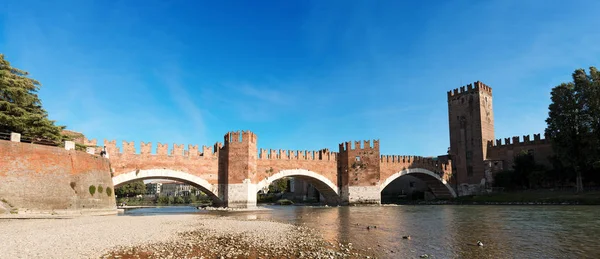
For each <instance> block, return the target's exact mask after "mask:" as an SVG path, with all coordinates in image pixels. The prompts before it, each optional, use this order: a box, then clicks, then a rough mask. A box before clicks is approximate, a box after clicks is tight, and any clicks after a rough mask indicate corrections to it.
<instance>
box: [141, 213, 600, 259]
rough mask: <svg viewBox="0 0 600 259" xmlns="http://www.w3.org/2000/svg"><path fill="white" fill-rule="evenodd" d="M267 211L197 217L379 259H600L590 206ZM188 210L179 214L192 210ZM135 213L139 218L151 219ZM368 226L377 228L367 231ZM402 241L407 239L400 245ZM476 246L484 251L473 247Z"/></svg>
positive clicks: (597, 223) (598, 220) (598, 223)
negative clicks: (272, 224)
mask: <svg viewBox="0 0 600 259" xmlns="http://www.w3.org/2000/svg"><path fill="white" fill-rule="evenodd" d="M268 208H270V209H271V210H261V211H252V212H250V211H248V212H222V211H210V212H207V211H203V212H201V213H209V214H217V215H222V216H228V217H234V218H240V219H246V220H248V219H251V220H252V219H262V220H275V221H280V222H286V223H291V224H303V225H306V226H308V227H312V228H314V229H318V230H319V232H320V233H321V235H322V236H323V238H325V239H326V240H328V241H330V242H341V243H349V242H351V243H353V245H354V246H355V247H357V248H361V249H368V248H371V250H372V251H375V255H377V256H378V257H382V258H418V257H419V256H420V255H422V254H428V255H429V256H430V258H600V242H599V241H598V239H597V238H596V237H595V234H596V233H598V232H600V217H597V215H598V214H599V212H600V207H594V206H531V207H527V206H451V205H449V206H366V207H297V206H273V207H268ZM189 209H191V211H187V210H185V209H180V210H183V211H185V213H192V212H193V211H194V208H191V207H190V208H189ZM140 210H141V209H140ZM140 210H138V211H137V212H136V213H137V215H143V214H144V213H147V214H152V213H151V211H152V210H146V211H145V212H144V211H140ZM134 211H135V210H134ZM132 212H133V211H132ZM171 212H173V211H171ZM155 213H157V212H155ZM195 213H199V212H198V211H195ZM369 225H374V226H377V228H376V229H370V230H369V229H367V226H369ZM405 235H410V236H411V240H406V239H402V236H405ZM478 240H481V241H482V242H483V243H484V246H483V247H478V246H476V242H477V241H478Z"/></svg>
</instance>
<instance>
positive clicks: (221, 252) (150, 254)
mask: <svg viewBox="0 0 600 259" xmlns="http://www.w3.org/2000/svg"><path fill="white" fill-rule="evenodd" d="M366 252H367V251H359V250H356V249H354V248H353V247H352V244H351V243H349V244H341V243H339V244H337V245H336V244H332V243H330V242H326V241H324V240H323V239H322V238H320V237H319V234H318V232H317V231H315V230H313V229H310V228H306V227H302V226H294V225H289V224H283V223H278V222H269V221H250V220H248V221H247V220H233V219H203V220H202V221H201V222H200V223H199V225H198V226H196V227H195V228H194V229H193V230H188V231H184V232H180V233H178V238H177V239H173V240H170V241H167V242H157V243H151V244H144V245H141V246H129V247H119V248H117V249H115V250H113V251H111V252H109V253H107V254H105V255H103V256H102V258H374V257H373V256H372V255H366Z"/></svg>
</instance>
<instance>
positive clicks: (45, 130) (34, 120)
mask: <svg viewBox="0 0 600 259" xmlns="http://www.w3.org/2000/svg"><path fill="white" fill-rule="evenodd" d="M28 75H29V73H28V72H26V71H23V70H20V69H18V68H15V67H12V66H11V65H10V62H8V61H7V60H6V59H4V54H0V131H1V132H17V133H21V135H22V136H24V137H28V138H31V139H33V140H34V141H35V139H42V138H43V139H50V140H54V141H57V142H58V141H61V140H63V136H62V134H61V131H62V130H63V129H64V128H65V127H64V126H56V125H54V123H55V122H54V121H52V120H49V119H48V113H47V112H46V110H44V109H43V108H42V102H41V100H40V98H39V97H38V95H37V91H38V90H39V89H40V86H41V84H40V82H38V81H37V80H35V79H32V78H29V77H28Z"/></svg>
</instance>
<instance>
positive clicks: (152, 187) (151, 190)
mask: <svg viewBox="0 0 600 259" xmlns="http://www.w3.org/2000/svg"><path fill="white" fill-rule="evenodd" d="M161 187H162V183H161V182H153V183H147V184H146V194H148V195H158V194H160V192H161V189H162V188H161Z"/></svg>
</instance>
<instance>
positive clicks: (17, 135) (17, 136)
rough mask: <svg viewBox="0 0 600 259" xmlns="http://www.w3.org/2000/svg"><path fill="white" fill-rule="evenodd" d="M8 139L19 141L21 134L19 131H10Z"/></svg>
mask: <svg viewBox="0 0 600 259" xmlns="http://www.w3.org/2000/svg"><path fill="white" fill-rule="evenodd" d="M10 141H12V142H21V134H19V133H14V132H11V133H10Z"/></svg>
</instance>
